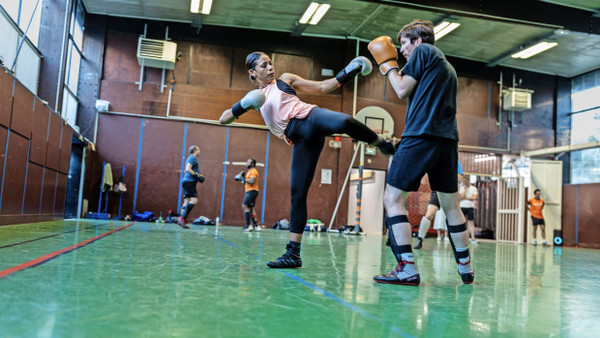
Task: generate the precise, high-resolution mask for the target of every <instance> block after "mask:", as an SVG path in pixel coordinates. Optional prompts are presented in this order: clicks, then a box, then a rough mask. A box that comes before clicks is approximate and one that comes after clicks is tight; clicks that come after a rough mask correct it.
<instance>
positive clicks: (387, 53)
mask: <svg viewBox="0 0 600 338" xmlns="http://www.w3.org/2000/svg"><path fill="white" fill-rule="evenodd" d="M368 48H369V51H370V52H371V55H373V57H374V58H375V61H377V64H379V71H380V72H381V74H383V75H388V74H389V72H391V71H392V70H393V69H395V70H396V71H398V70H400V67H398V50H397V49H396V46H394V43H393V42H392V38H390V37H389V36H380V37H378V38H375V39H374V40H373V41H371V42H369V46H368Z"/></svg>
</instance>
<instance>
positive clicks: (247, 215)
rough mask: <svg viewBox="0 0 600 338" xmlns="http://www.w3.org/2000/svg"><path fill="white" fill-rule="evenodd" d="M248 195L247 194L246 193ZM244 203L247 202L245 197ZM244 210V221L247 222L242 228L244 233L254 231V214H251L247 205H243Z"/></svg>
mask: <svg viewBox="0 0 600 338" xmlns="http://www.w3.org/2000/svg"><path fill="white" fill-rule="evenodd" d="M246 194H247V193H246ZM244 202H246V198H245V197H244ZM242 210H243V211H244V220H245V221H246V225H245V226H244V227H243V228H242V230H244V231H252V230H253V228H252V225H250V222H251V218H252V214H251V213H250V207H248V205H246V204H242Z"/></svg>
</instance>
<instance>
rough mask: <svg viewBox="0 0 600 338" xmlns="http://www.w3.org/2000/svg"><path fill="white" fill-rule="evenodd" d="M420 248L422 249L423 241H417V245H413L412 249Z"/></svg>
mask: <svg viewBox="0 0 600 338" xmlns="http://www.w3.org/2000/svg"><path fill="white" fill-rule="evenodd" d="M422 247H423V240H422V239H419V240H418V241H417V244H415V246H414V247H413V248H415V249H421V248H422Z"/></svg>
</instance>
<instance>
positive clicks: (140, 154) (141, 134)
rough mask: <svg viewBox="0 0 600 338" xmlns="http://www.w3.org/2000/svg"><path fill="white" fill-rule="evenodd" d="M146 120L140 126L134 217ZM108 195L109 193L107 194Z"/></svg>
mask: <svg viewBox="0 0 600 338" xmlns="http://www.w3.org/2000/svg"><path fill="white" fill-rule="evenodd" d="M145 120H146V119H144V118H143V119H142V123H141V125H140V144H139V146H138V156H137V168H135V189H134V192H133V210H132V211H131V214H132V215H133V213H134V212H136V211H135V210H136V209H135V208H136V206H137V194H138V185H139V183H140V163H141V162H142V144H143V142H144V122H145ZM107 193H108V192H107Z"/></svg>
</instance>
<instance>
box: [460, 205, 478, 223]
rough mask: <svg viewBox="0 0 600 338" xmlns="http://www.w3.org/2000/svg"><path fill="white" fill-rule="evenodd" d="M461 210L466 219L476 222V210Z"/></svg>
mask: <svg viewBox="0 0 600 338" xmlns="http://www.w3.org/2000/svg"><path fill="white" fill-rule="evenodd" d="M460 210H462V213H463V215H465V218H466V219H468V220H469V221H474V220H475V208H460Z"/></svg>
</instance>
